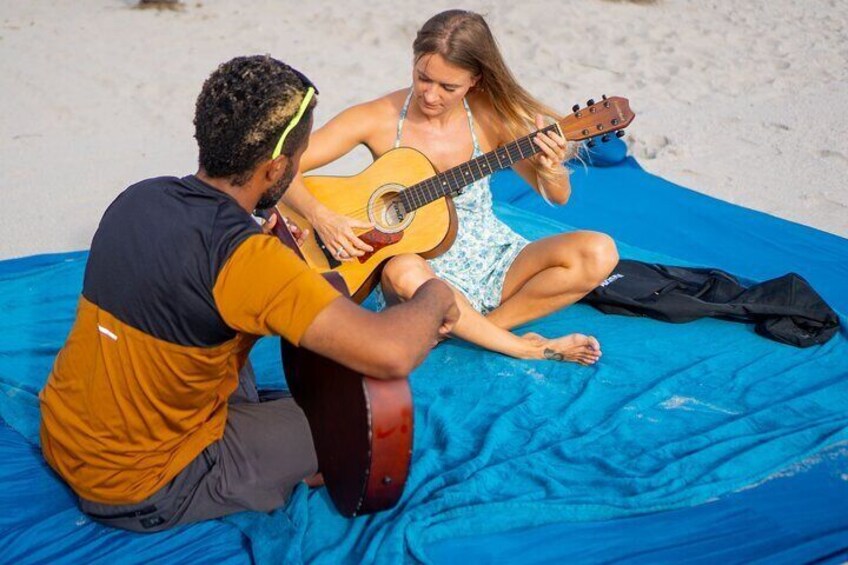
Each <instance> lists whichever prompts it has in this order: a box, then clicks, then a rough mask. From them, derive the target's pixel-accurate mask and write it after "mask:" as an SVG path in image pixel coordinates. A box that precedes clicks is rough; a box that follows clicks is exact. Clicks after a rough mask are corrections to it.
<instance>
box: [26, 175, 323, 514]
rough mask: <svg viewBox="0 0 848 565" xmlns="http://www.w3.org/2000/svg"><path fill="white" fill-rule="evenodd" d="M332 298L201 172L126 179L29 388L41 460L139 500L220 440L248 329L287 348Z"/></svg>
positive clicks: (108, 496)
mask: <svg viewBox="0 0 848 565" xmlns="http://www.w3.org/2000/svg"><path fill="white" fill-rule="evenodd" d="M338 296H339V293H338V292H337V291H336V290H334V289H333V288H332V287H331V286H330V285H329V284H328V283H327V282H326V281H325V280H324V279H323V278H321V277H320V276H319V275H317V274H316V273H315V272H313V271H311V270H310V269H308V268H307V267H306V266H305V264H303V263H302V262H301V261H300V260H299V259H298V258H297V257H296V256H295V254H294V253H293V252H292V251H291V250H289V249H288V248H286V247H285V246H284V245H282V244H281V243H280V242H279V240H277V238H275V237H273V236H270V235H264V234H263V233H262V232H261V229H260V228H259V226H258V225H257V224H256V222H255V221H254V220H253V218H252V217H251V215H250V214H249V213H248V212H246V211H245V210H244V209H242V208H241V207H240V206H239V205H238V204H237V203H236V201H235V200H234V199H232V198H231V197H230V196H228V195H227V194H225V193H223V192H221V191H219V190H216V189H215V188H213V187H211V186H209V185H207V184H205V183H203V182H202V181H200V180H199V179H198V178H196V177H194V176H188V177H185V178H182V179H178V178H174V177H161V178H155V179H150V180H146V181H143V182H140V183H138V184H135V185H133V186H131V187H129V188H128V189H127V190H125V191H124V192H123V193H122V194H121V195H120V196H118V198H117V199H116V200H115V201H114V202H113V203H112V204H111V205H110V206H109V208H108V210H107V211H106V213H105V214H104V216H103V219H102V220H101V222H100V226H99V227H98V229H97V232H96V233H95V235H94V239H93V241H92V244H91V251H90V254H89V258H88V263H87V265H86V270H85V280H84V283H83V291H82V296H81V297H80V301H79V306H78V309H77V316H76V321H75V323H74V325H73V327H72V329H71V332H70V334H69V336H68V339H67V342H66V343H65V346H64V347H63V348H62V350H61V351H60V352H59V355H58V357H57V358H56V362H55V364H54V366H53V370H52V372H51V373H50V377H49V379H48V381H47V384H46V385H45V387H44V389H43V390H42V391H41V394H40V398H41V414H42V420H41V442H42V449H43V452H44V456H45V458H46V459H47V461H48V463H50V465H51V466H52V467H53V469H54V470H56V472H57V473H59V475H61V476H62V477H63V478H64V479H65V480H66V481H67V482H68V484H69V485H70V486H71V487H72V488H73V489H74V491H75V492H76V493H77V494H78V495H80V496H81V497H83V498H85V499H88V500H91V501H93V502H100V503H106V504H130V503H135V502H140V501H142V500H144V499H145V498H147V497H149V496H150V495H152V494H153V493H155V492H156V491H157V490H159V489H160V488H162V487H163V486H165V485H166V484H167V483H168V482H169V481H170V480H171V479H172V478H174V476H175V475H177V473H179V472H180V471H181V470H182V469H183V468H184V467H185V466H186V465H188V463H189V462H191V461H192V460H193V459H194V458H195V457H197V456H198V455H199V454H200V453H201V452H202V451H203V450H204V449H205V448H206V447H207V446H208V445H209V444H211V443H213V442H215V441H216V440H218V439H220V438H221V436H222V435H223V433H224V425H225V423H226V419H227V398H228V397H229V396H230V394H231V393H232V392H233V391H234V390H235V389H236V387H237V386H238V371H239V369H240V368H241V367H242V365H243V364H244V362H245V360H246V359H247V355H248V353H249V352H250V349H251V347H253V344H254V343H255V341H256V339H257V338H258V336H262V335H270V334H277V335H282V336H283V337H285V338H286V339H288V340H289V341H291V342H292V343H294V344H297V343H299V341H300V339H301V337H302V336H303V333H304V332H305V331H306V329H307V328H308V327H309V325H310V323H311V322H312V320H314V318H315V317H316V316H317V315H318V313H319V312H321V310H322V309H323V308H324V307H325V306H327V305H328V304H329V303H330V302H332V301H333V300H335V299H336V298H337V297H338Z"/></svg>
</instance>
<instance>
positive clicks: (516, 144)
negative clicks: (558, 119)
mask: <svg viewBox="0 0 848 565" xmlns="http://www.w3.org/2000/svg"><path fill="white" fill-rule="evenodd" d="M539 131H543V132H545V133H550V132H556V133H559V131H558V129H557V125H556V124H553V125H550V126H548V127H546V128H542V129H541V130H539ZM539 131H535V132H533V133H531V134H530V135H526V136H524V137H522V138H520V139H516V140H515V141H512V142H510V143H507V144H506V145H503V146H502V147H498V148H497V149H495V150H493V151H489V152H488V153H486V154H484V155H480V156H479V157H477V158H475V159H472V160H470V161H467V162H465V163H462V164H461V165H457V166H456V167H453V168H452V169H448V170H447V171H444V172H442V173H439V174H438V175H435V176H432V177H430V178H428V179H426V180H423V181H421V182H419V183H418V184H414V185H412V186H410V187H408V188H406V189H405V190H403V191H402V192H401V193H400V196H399V199H400V202H401V204H403V207H404V209H405V210H406V212H411V211H413V210H417V209H418V208H421V207H422V206H426V205H427V204H429V203H430V202H433V201H435V200H438V199H439V198H443V197H445V196H455V195H457V194H460V193H461V192H462V189H463V188H465V187H466V186H468V185H469V184H471V183H473V182H475V181H478V180H480V179H482V178H484V177H487V176H489V175H491V174H492V173H494V172H497V171H500V170H503V169H506V168H508V167H511V166H512V165H513V164H515V163H517V162H518V161H522V160H524V159H527V158H528V157H532V156H533V155H535V154H536V153H538V152H539V151H541V149H540V148H539V146H538V145H536V144H535V143H534V142H533V138H534V137H536V135H537V134H538V133H539Z"/></svg>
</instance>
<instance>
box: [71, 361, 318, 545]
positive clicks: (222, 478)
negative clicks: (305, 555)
mask: <svg viewBox="0 0 848 565" xmlns="http://www.w3.org/2000/svg"><path fill="white" fill-rule="evenodd" d="M229 403H230V406H229V407H228V415H227V425H226V428H225V430H224V437H222V438H221V439H220V440H218V441H216V442H215V443H213V444H211V445H210V446H209V447H207V448H206V449H205V450H204V451H203V452H202V453H201V454H200V455H198V456H197V457H196V458H195V459H194V461H192V462H191V463H189V465H188V466H187V467H186V468H185V469H183V470H182V471H181V472H180V473H179V474H178V475H177V476H176V477H174V479H173V480H172V481H171V482H170V483H168V484H167V485H165V486H164V487H162V488H161V489H160V490H159V491H157V492H156V493H154V494H153V495H151V496H150V497H149V498H147V499H146V500H144V501H142V502H138V503H136V504H128V505H110V504H99V503H96V502H91V501H88V500H84V499H82V498H81V499H80V509H81V510H82V511H83V512H84V513H86V514H87V515H88V516H90V517H91V518H93V519H94V520H96V521H98V522H101V523H103V524H106V525H108V526H112V527H115V528H121V529H124V530H132V531H135V532H158V531H161V530H165V529H168V528H172V527H174V526H176V525H179V524H188V523H191V522H198V521H200V520H208V519H211V518H218V517H220V516H225V515H227V514H233V513H235V512H241V511H244V510H258V511H260V512H269V511H271V510H273V509H275V508H279V507H281V506H282V505H283V504H285V502H286V500H287V499H288V497H289V495H290V494H291V491H292V489H293V488H294V487H295V485H297V484H298V483H299V482H300V481H302V480H303V479H304V478H306V477H309V476H311V475H313V474H315V473H316V471H317V469H318V461H317V459H316V456H315V447H314V446H313V445H312V435H311V433H310V431H309V425H308V424H307V422H306V417H305V416H304V414H303V411H302V410H301V409H300V408H298V406H297V405H296V404H295V402H294V400H293V399H291V398H290V397H284V398H279V399H277V400H268V401H266V402H261V401H260V398H259V394H258V393H257V390H256V381H255V377H254V375H253V369H252V368H251V366H250V363H248V364H246V365H245V368H244V369H242V371H241V373H240V374H239V388H238V390H236V392H234V393H233V395H232V396H231V397H230V400H229Z"/></svg>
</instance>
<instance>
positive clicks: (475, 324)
mask: <svg viewBox="0 0 848 565" xmlns="http://www.w3.org/2000/svg"><path fill="white" fill-rule="evenodd" d="M435 277H436V275H435V273H433V270H432V269H431V268H430V266H429V265H428V264H427V262H426V261H425V260H424V259H422V258H421V257H419V256H418V255H400V256H398V257H395V258H394V259H392V260H391V261H389V262H388V264H386V266H385V268H384V269H383V277H382V284H383V294H384V295H385V297H386V302H387V304H393V303H397V302H398V301H403V300H408V299H409V298H411V297H412V295H413V294H415V291H416V290H417V289H418V287H420V286H421V285H422V284H424V283H425V282H426V281H428V280H429V279H431V278H435ZM454 295H455V296H456V303H457V306H458V308H459V312H460V316H459V320H458V321H457V323H456V325H455V326H454V328H453V335H455V336H456V337H458V338H461V339H464V340H466V341H469V342H471V343H474V344H476V345H479V346H480V347H485V348H486V349H490V350H492V351H497V352H498V353H503V354H504V355H509V356H510V357H517V358H519V359H552V360H556V361H574V362H577V363H581V364H583V365H591V364H592V363H594V362H595V361H597V360H598V357H600V353H601V352H600V345H599V344H598V342H597V340H596V339H594V338H592V337H588V336H584V335H581V334H571V335H568V336H564V337H561V338H559V339H552V340H549V339H545V338H542V337H541V336H537V335H535V334H528V335H527V336H525V337H524V338H522V337H518V336H516V335H515V334H513V333H511V332H509V331H507V330H504V329H501V328H499V327H497V326H496V325H494V324H493V323H492V322H491V321H489V320H488V319H486V317H485V316H483V315H482V314H480V313H479V312H477V311H476V310H475V309H474V307H473V306H471V303H469V302H468V299H467V298H465V296H464V295H463V294H462V293H461V292H459V291H458V290H456V289H455V288H454Z"/></svg>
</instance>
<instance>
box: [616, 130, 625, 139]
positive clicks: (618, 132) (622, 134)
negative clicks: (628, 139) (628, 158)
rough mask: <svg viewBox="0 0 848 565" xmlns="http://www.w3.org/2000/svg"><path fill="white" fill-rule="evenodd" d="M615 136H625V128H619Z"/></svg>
mask: <svg viewBox="0 0 848 565" xmlns="http://www.w3.org/2000/svg"><path fill="white" fill-rule="evenodd" d="M615 136H616V137H624V130H623V129H620V130H618V131H617V132H615Z"/></svg>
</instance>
